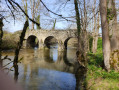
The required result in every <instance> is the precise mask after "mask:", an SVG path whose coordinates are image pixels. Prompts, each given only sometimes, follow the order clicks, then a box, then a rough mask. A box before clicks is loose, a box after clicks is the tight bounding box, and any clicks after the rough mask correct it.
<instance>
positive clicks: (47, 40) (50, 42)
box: [44, 36, 58, 48]
mask: <svg viewBox="0 0 119 90" xmlns="http://www.w3.org/2000/svg"><path fill="white" fill-rule="evenodd" d="M44 44H45V46H46V47H47V48H51V47H50V46H51V45H53V44H58V40H57V39H56V38H55V37H54V36H48V37H46V38H45V40H44Z"/></svg>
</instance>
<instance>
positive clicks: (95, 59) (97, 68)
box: [87, 38, 119, 90]
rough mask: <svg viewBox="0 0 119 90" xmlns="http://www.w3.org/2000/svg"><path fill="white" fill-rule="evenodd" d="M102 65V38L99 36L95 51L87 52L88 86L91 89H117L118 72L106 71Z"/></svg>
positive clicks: (118, 88) (118, 89)
mask: <svg viewBox="0 0 119 90" xmlns="http://www.w3.org/2000/svg"><path fill="white" fill-rule="evenodd" d="M103 66H104V65H103V53H102V39H101V38H99V40H98V48H97V52H96V53H95V54H93V53H88V66H87V67H88V72H87V81H88V84H89V86H88V87H89V88H90V89H91V90H97V89H99V90H105V89H106V90H112V89H113V90H119V87H118V83H119V73H118V72H115V71H114V70H111V71H110V72H107V71H105V70H104V69H103ZM90 84H91V85H90ZM107 86H108V87H107Z"/></svg>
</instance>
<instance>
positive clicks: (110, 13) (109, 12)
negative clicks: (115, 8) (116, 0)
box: [107, 8, 114, 22]
mask: <svg viewBox="0 0 119 90" xmlns="http://www.w3.org/2000/svg"><path fill="white" fill-rule="evenodd" d="M113 17H114V14H113V12H112V8H107V20H108V22H109V21H110V20H112V19H113Z"/></svg>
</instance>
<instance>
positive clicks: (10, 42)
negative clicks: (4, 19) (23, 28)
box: [2, 31, 20, 50]
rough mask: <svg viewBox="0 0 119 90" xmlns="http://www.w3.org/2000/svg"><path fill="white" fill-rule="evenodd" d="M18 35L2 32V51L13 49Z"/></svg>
mask: <svg viewBox="0 0 119 90" xmlns="http://www.w3.org/2000/svg"><path fill="white" fill-rule="evenodd" d="M19 35H20V33H19V32H15V33H11V32H8V31H4V34H3V39H2V49H3V50H10V49H15V48H16V47H17V42H18V40H19Z"/></svg>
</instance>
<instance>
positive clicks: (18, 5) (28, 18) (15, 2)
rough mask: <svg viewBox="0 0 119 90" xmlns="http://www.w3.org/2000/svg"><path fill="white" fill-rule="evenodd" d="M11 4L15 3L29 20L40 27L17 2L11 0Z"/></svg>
mask: <svg viewBox="0 0 119 90" xmlns="http://www.w3.org/2000/svg"><path fill="white" fill-rule="evenodd" d="M11 2H12V3H14V4H15V5H16V6H17V7H18V8H19V9H20V10H21V11H22V12H23V13H24V15H25V16H27V17H28V19H29V20H30V21H32V22H33V23H35V24H36V25H37V26H39V25H40V24H39V23H37V22H36V21H34V20H33V19H31V18H30V17H29V16H28V15H27V14H26V13H25V11H24V10H23V9H22V8H21V6H20V5H19V4H18V3H17V2H15V1H14V0H11Z"/></svg>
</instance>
